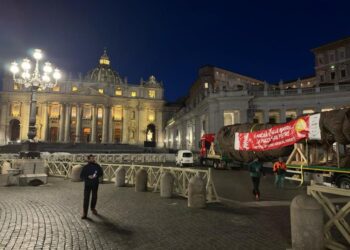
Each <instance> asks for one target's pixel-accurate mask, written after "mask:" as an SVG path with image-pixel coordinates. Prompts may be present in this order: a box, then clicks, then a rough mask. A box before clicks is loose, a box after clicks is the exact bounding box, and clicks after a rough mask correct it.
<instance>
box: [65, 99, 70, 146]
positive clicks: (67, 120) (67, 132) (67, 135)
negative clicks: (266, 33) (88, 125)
mask: <svg viewBox="0 0 350 250" xmlns="http://www.w3.org/2000/svg"><path fill="white" fill-rule="evenodd" d="M71 112H72V106H71V104H69V103H68V104H66V112H65V115H66V118H65V120H64V121H65V125H64V127H65V128H64V142H66V143H68V142H70V122H71Z"/></svg>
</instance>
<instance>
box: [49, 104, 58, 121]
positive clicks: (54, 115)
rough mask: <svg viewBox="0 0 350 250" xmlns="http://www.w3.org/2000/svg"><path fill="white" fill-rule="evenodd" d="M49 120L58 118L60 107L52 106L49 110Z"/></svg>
mask: <svg viewBox="0 0 350 250" xmlns="http://www.w3.org/2000/svg"><path fill="white" fill-rule="evenodd" d="M49 110H50V111H49V114H50V118H59V116H60V105H58V104H52V105H51V106H50V109H49Z"/></svg>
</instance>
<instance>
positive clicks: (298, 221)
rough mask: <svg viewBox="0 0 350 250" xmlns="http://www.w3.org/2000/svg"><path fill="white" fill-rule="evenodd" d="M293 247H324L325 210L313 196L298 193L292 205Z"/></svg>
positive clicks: (312, 248)
mask: <svg viewBox="0 0 350 250" xmlns="http://www.w3.org/2000/svg"><path fill="white" fill-rule="evenodd" d="M290 215H291V218H290V219H291V233H292V249H294V250H304V249H308V250H319V249H324V235H323V229H324V225H323V210H322V206H321V205H320V204H319V203H318V202H317V201H316V200H315V199H314V198H313V197H311V196H308V195H298V196H296V197H295V198H294V199H293V201H292V204H291V205H290Z"/></svg>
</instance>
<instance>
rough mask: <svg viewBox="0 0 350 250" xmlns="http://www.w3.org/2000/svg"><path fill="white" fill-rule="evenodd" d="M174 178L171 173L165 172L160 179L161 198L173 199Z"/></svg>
mask: <svg viewBox="0 0 350 250" xmlns="http://www.w3.org/2000/svg"><path fill="white" fill-rule="evenodd" d="M173 186H174V177H173V176H172V174H171V173H170V172H165V173H164V174H163V175H162V177H161V179H160V197H162V198H171V196H172V194H173Z"/></svg>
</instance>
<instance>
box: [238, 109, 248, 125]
mask: <svg viewBox="0 0 350 250" xmlns="http://www.w3.org/2000/svg"><path fill="white" fill-rule="evenodd" d="M247 112H248V110H247V109H246V108H242V109H240V110H239V119H240V121H239V122H240V123H246V122H248V116H247Z"/></svg>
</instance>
